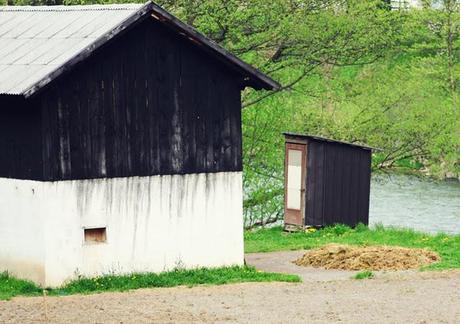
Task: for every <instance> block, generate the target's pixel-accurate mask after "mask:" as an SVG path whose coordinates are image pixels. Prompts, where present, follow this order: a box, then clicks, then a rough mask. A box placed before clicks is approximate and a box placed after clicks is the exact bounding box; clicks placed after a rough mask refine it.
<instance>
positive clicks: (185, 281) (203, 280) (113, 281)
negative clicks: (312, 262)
mask: <svg viewBox="0 0 460 324" xmlns="http://www.w3.org/2000/svg"><path fill="white" fill-rule="evenodd" d="M271 281H283V282H300V281H301V280H300V278H299V277H298V276H296V275H287V274H279V273H269V272H259V271H257V270H256V269H255V268H253V267H247V266H245V267H237V266H235V267H224V268H216V269H206V268H200V269H194V270H174V271H170V272H163V273H159V274H155V273H133V274H130V275H105V276H100V277H96V278H79V279H76V280H74V281H71V282H69V283H67V284H66V285H64V286H63V287H61V288H57V289H47V293H48V295H54V296H56V295H60V296H62V295H72V294H91V293H100V292H105V291H126V290H131V289H139V288H154V287H174V286H184V285H185V286H189V287H191V286H196V285H222V284H228V283H237V282H271ZM40 293H42V289H41V288H40V287H38V286H36V285H35V284H33V283H30V282H28V281H24V280H18V279H15V278H12V277H11V276H9V275H8V274H6V273H4V274H2V275H0V299H10V298H11V297H14V296H36V295H39V294H40Z"/></svg>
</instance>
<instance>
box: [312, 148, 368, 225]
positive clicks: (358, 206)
mask: <svg viewBox="0 0 460 324" xmlns="http://www.w3.org/2000/svg"><path fill="white" fill-rule="evenodd" d="M307 159H308V162H307V163H308V165H307V204H306V217H305V220H306V225H332V224H335V223H342V224H347V225H349V226H355V225H357V224H358V223H364V224H368V221H369V192H370V176H371V169H370V166H371V151H370V150H366V149H362V148H359V147H353V146H348V145H343V144H339V143H331V142H321V141H316V140H311V139H310V140H309V141H308V153H307Z"/></svg>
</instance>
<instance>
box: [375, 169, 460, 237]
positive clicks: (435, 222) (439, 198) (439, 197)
mask: <svg viewBox="0 0 460 324" xmlns="http://www.w3.org/2000/svg"><path fill="white" fill-rule="evenodd" d="M369 223H370V225H374V224H377V223H381V224H383V225H386V226H388V225H392V226H398V227H408V228H412V229H415V230H420V231H424V232H431V233H437V232H445V233H452V234H453V233H456V234H458V233H460V182H459V181H457V180H450V181H434V180H430V179H426V178H419V177H416V176H410V175H400V174H392V175H385V174H378V175H374V176H373V178H372V184H371V201H370V211H369Z"/></svg>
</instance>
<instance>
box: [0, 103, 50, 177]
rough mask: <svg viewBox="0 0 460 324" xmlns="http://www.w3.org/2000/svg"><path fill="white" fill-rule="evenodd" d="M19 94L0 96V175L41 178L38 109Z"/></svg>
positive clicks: (39, 116)
mask: <svg viewBox="0 0 460 324" xmlns="http://www.w3.org/2000/svg"><path fill="white" fill-rule="evenodd" d="M34 108H35V106H34V105H29V103H28V102H26V100H25V99H23V98H21V97H19V96H4V95H2V96H0V177H4V178H17V179H40V178H41V174H42V160H41V158H40V156H41V131H40V120H41V115H40V110H38V109H34Z"/></svg>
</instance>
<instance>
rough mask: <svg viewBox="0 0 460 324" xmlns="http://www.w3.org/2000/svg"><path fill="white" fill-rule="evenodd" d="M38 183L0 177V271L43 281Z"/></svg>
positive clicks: (43, 249)
mask: <svg viewBox="0 0 460 324" xmlns="http://www.w3.org/2000/svg"><path fill="white" fill-rule="evenodd" d="M38 187H39V183H37V182H34V181H25V180H22V181H16V180H8V179H2V178H0V272H3V271H9V272H12V273H13V274H15V275H16V276H18V277H22V278H28V279H31V280H33V281H35V282H40V283H43V282H44V281H45V243H44V242H45V241H44V225H43V223H44V219H43V214H42V213H40V212H37V211H39V206H40V199H39V198H38V195H37V189H38Z"/></svg>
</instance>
